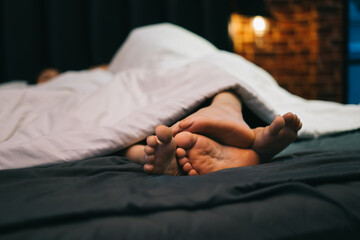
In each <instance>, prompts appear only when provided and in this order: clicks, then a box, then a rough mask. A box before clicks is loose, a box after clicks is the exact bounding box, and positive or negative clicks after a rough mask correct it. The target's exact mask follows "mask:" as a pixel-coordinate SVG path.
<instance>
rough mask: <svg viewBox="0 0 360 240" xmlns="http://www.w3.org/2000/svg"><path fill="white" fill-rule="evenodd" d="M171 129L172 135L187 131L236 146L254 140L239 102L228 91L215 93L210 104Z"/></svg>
mask: <svg viewBox="0 0 360 240" xmlns="http://www.w3.org/2000/svg"><path fill="white" fill-rule="evenodd" d="M172 131H173V135H174V136H175V135H176V134H178V133H179V132H182V131H188V132H192V133H197V134H201V135H204V136H207V137H209V138H211V139H214V140H216V141H218V142H220V143H221V144H225V145H229V146H233V147H238V148H248V147H250V146H251V145H252V144H253V142H254V132H253V131H252V130H251V129H250V127H249V126H248V125H247V124H246V122H245V121H244V119H243V116H242V113H241V102H240V101H239V99H238V98H237V97H236V96H235V95H234V94H232V93H230V92H222V93H220V94H218V95H216V96H215V97H214V99H213V102H212V103H211V105H210V106H208V107H205V108H202V109H200V110H199V111H197V112H195V113H194V114H192V115H190V116H189V117H187V118H185V119H184V120H181V121H179V122H178V123H176V124H175V125H173V126H172Z"/></svg>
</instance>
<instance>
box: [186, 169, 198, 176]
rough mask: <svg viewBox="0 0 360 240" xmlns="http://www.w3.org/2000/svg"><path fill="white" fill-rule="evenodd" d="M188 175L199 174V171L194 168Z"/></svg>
mask: <svg viewBox="0 0 360 240" xmlns="http://www.w3.org/2000/svg"><path fill="white" fill-rule="evenodd" d="M188 175H189V176H195V175H199V173H198V172H197V171H196V170H195V169H192V170H190V171H189V172H188Z"/></svg>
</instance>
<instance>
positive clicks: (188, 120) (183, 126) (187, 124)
mask: <svg viewBox="0 0 360 240" xmlns="http://www.w3.org/2000/svg"><path fill="white" fill-rule="evenodd" d="M193 122H194V121H193V120H192V118H191V117H187V118H185V119H183V120H181V121H180V122H179V127H180V129H181V130H183V129H187V128H189V127H190V126H191V125H192V124H193Z"/></svg>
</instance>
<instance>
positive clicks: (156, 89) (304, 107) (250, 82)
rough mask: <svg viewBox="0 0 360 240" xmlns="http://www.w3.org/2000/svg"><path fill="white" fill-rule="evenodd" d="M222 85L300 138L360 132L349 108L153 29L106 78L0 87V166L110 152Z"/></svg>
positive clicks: (357, 113)
mask: <svg viewBox="0 0 360 240" xmlns="http://www.w3.org/2000/svg"><path fill="white" fill-rule="evenodd" d="M229 88H233V89H235V91H236V92H237V93H239V95H240V96H241V98H242V100H243V101H244V102H245V103H246V104H247V105H248V106H249V107H250V109H252V110H253V111H254V112H255V113H256V114H257V115H258V116H259V117H260V118H262V119H263V120H265V121H266V122H269V123H270V122H271V121H272V119H273V118H274V117H275V115H277V114H284V113H286V112H289V111H291V112H294V113H296V114H297V115H298V116H299V117H300V118H301V120H302V122H303V128H302V130H301V131H300V133H299V134H300V137H318V136H321V135H325V134H332V133H338V132H342V131H348V130H353V129H358V128H360V107H359V106H358V105H342V104H337V103H332V102H324V101H307V100H304V99H302V98H300V97H297V96H294V95H292V94H290V93H288V92H287V91H285V90H284V89H282V88H280V87H279V86H278V84H277V83H276V81H275V80H274V79H273V78H272V77H271V76H270V75H269V74H268V73H266V72H265V71H264V70H262V69H261V68H259V67H257V66H255V65H254V64H252V63H250V62H248V61H247V60H245V59H244V58H242V57H240V56H237V55H235V54H232V53H228V52H225V51H220V50H218V49H216V48H215V47H214V46H213V45H211V44H210V43H209V42H207V41H205V40H204V39H202V38H200V37H198V36H196V35H194V34H192V33H190V32H188V31H186V30H184V29H182V28H179V27H177V26H174V25H170V24H158V25H153V26H147V27H143V28H139V29H136V30H134V31H133V32H132V33H131V34H130V36H129V37H128V39H127V40H126V42H125V43H124V45H123V46H122V47H121V48H120V49H119V51H118V52H117V53H116V54H115V57H114V58H113V60H112V61H111V63H110V67H109V71H104V70H86V71H79V72H67V73H64V74H62V75H60V76H59V77H56V78H55V79H54V80H52V81H50V82H48V83H45V84H43V85H39V86H24V85H23V84H19V83H14V84H7V85H4V86H1V87H0V123H1V124H0V169H9V168H22V167H30V166H37V165H46V164H53V163H60V162H70V161H76V160H81V159H85V158H89V157H96V156H103V155H105V154H109V153H111V152H114V151H117V150H120V149H123V148H125V147H127V146H129V145H131V144H133V143H136V142H137V141H139V140H142V139H144V138H145V137H146V136H148V135H149V134H152V132H153V131H154V128H155V127H156V126H157V125H159V124H165V125H170V124H172V123H174V122H175V121H177V120H179V119H181V118H183V117H185V116H186V115H187V114H188V113H189V112H190V111H192V110H193V109H194V108H196V107H197V106H198V105H199V104H200V103H201V102H202V101H203V100H204V99H206V98H208V97H211V96H213V95H214V94H215V93H217V92H219V91H222V90H224V89H229Z"/></svg>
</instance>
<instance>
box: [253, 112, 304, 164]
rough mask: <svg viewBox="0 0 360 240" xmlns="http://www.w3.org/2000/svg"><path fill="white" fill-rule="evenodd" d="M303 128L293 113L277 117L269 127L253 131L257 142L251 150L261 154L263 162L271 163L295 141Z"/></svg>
mask: <svg viewBox="0 0 360 240" xmlns="http://www.w3.org/2000/svg"><path fill="white" fill-rule="evenodd" d="M301 127H302V123H301V121H300V119H299V118H298V117H297V116H296V115H295V114H293V113H287V114H285V115H284V116H276V117H275V119H274V121H273V122H272V123H271V124H270V125H269V126H267V127H258V128H255V129H254V130H253V131H254V134H255V140H254V144H253V146H252V147H251V149H253V150H254V151H255V152H257V153H258V154H259V156H260V159H261V161H262V162H265V161H269V160H271V158H273V157H274V156H275V155H276V154H277V153H279V152H280V151H282V150H283V149H285V148H286V147H287V146H288V145H289V144H290V143H292V142H293V141H295V139H296V137H297V132H298V131H299V130H300V129H301Z"/></svg>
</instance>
